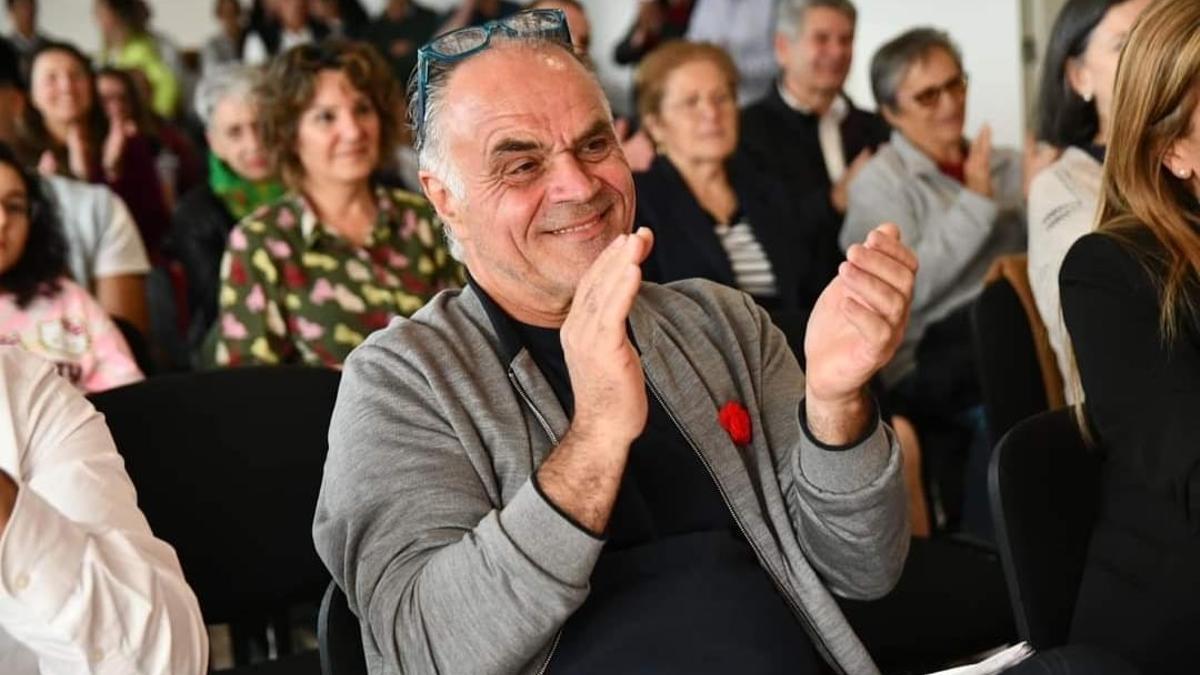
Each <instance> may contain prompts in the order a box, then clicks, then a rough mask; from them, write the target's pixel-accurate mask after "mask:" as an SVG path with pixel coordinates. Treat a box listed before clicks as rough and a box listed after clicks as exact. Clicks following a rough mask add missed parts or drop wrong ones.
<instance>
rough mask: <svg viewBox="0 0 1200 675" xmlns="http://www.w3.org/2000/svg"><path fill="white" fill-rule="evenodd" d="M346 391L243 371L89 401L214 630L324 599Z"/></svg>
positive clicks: (285, 373)
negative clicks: (326, 515) (325, 494)
mask: <svg viewBox="0 0 1200 675" xmlns="http://www.w3.org/2000/svg"><path fill="white" fill-rule="evenodd" d="M338 381H339V374H338V373H337V372H335V371H330V370H324V369H316V368H300V367H280V368H239V369H231V370H223V371H213V372H205V373H194V374H185V375H169V376H164V377H160V378H154V379H150V380H146V381H144V382H140V383H138V384H134V385H130V386H127V387H121V388H119V389H114V390H111V391H107V392H104V393H101V394H96V395H94V396H92V397H91V399H92V402H93V403H94V404H95V406H96V408H97V409H99V410H100V412H102V413H104V415H105V418H106V420H107V422H108V426H109V429H110V430H111V431H112V435H113V438H114V440H115V441H116V444H117V448H118V449H119V451H120V453H121V456H122V457H123V458H124V459H125V468H126V470H127V471H128V472H129V476H130V478H131V479H132V480H133V484H134V486H135V487H136V488H137V493H138V506H140V507H141V509H142V511H143V512H144V513H145V514H146V519H147V520H148V521H149V523H150V527H151V528H152V529H153V530H154V533H155V534H156V535H157V536H158V537H160V538H162V539H163V540H165V541H166V542H168V543H170V544H171V545H172V546H174V547H175V551H176V552H177V553H178V554H179V562H180V564H181V565H182V567H183V572H184V575H185V576H186V577H187V581H188V583H189V584H190V585H191V587H192V589H193V590H195V592H196V596H197V598H198V600H199V601H200V609H201V611H202V612H203V614H204V618H205V621H206V622H207V623H230V622H236V621H239V620H241V621H245V620H253V619H256V618H270V617H272V615H274V614H275V613H276V612H277V611H278V610H280V609H281V608H282V607H286V606H287V605H290V604H295V603H302V602H312V603H313V604H314V605H315V603H316V602H317V600H318V598H320V597H321V592H322V590H323V589H324V588H325V584H326V582H327V581H328V579H329V573H328V572H327V571H326V569H325V567H324V565H323V564H322V563H321V561H320V559H319V558H318V557H317V554H316V551H315V550H314V548H313V543H312V520H313V513H314V511H315V509H316V502H317V493H318V491H319V489H320V485H321V475H322V471H323V469H324V463H325V454H326V450H327V443H328V441H327V434H328V429H329V418H330V415H331V414H332V411H333V403H334V399H335V397H336V394H337V387H338Z"/></svg>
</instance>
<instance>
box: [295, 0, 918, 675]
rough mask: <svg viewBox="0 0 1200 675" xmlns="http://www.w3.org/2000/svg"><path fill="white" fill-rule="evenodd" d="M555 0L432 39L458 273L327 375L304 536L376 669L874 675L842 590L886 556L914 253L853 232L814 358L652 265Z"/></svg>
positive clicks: (755, 319)
mask: <svg viewBox="0 0 1200 675" xmlns="http://www.w3.org/2000/svg"><path fill="white" fill-rule="evenodd" d="M540 11H546V10H534V12H540ZM554 14H556V15H557V16H558V19H557V23H554V22H553V21H551V20H549V19H547V18H545V15H538V14H534V13H530V14H522V15H518V17H522V16H527V17H529V18H527V19H524V20H522V22H521V23H520V25H518V27H516V28H514V29H513V30H514V33H515V35H511V36H508V37H501V35H503V33H493V34H492V38H491V41H490V45H491V47H490V49H489V48H488V44H489V42H488V41H485V42H483V43H482V44H480V43H478V42H471V43H465V44H464V42H462V41H457V40H456V36H454V35H450V36H446V37H443V38H441V39H440V40H443V41H448V43H446V42H440V41H435V42H434V43H433V44H434V45H440V47H439V49H442V50H453V48H454V46H455V45H457V46H458V47H459V49H460V50H465V52H464V53H460V54H459V55H458V56H457V57H453V58H452V60H450V61H441V62H439V63H438V67H437V68H436V69H431V71H430V72H431V73H432V74H433V76H432V77H431V79H430V81H429V84H428V87H416V88H415V91H414V93H413V96H414V97H416V99H417V100H415V101H414V102H413V103H412V105H411V106H410V110H413V111H414V121H415V122H416V124H417V126H418V130H417V134H418V148H419V151H420V152H421V160H422V168H423V172H422V181H423V183H424V187H425V190H426V192H427V194H428V195H429V196H430V199H431V201H432V202H433V203H434V204H435V205H436V207H437V209H438V213H439V214H440V215H441V216H442V218H443V220H444V222H445V223H446V227H447V233H448V235H449V234H452V235H453V238H454V239H455V240H456V241H457V245H456V247H455V250H456V251H458V252H459V253H460V254H461V255H462V256H463V259H464V260H465V261H466V265H467V267H468V269H469V270H470V273H471V279H472V280H471V282H470V285H469V286H468V287H467V289H465V290H463V291H461V292H452V293H444V294H442V295H440V296H438V298H437V299H435V300H434V301H433V302H432V303H431V304H430V305H428V306H426V308H425V309H423V310H422V311H420V312H418V313H417V314H416V315H415V316H414V317H413V318H412V319H411V320H407V321H398V322H395V323H393V324H392V325H391V326H389V327H388V328H387V329H386V330H384V331H381V332H379V333H376V334H375V335H373V336H372V337H371V338H370V339H368V341H367V342H366V343H365V344H364V345H363V346H362V347H361V348H360V349H358V350H356V351H355V352H354V354H353V355H351V357H350V360H349V361H348V362H347V364H346V372H345V374H344V375H343V377H342V385H341V389H340V391H339V395H338V402H337V406H336V409H335V412H334V417H333V420H332V422H331V429H330V452H329V457H328V462H327V464H326V471H325V476H324V483H323V485H322V490H321V496H320V500H319V502H318V507H317V513H316V518H315V521H314V527H313V531H314V540H315V543H316V546H317V550H318V552H319V553H320V555H321V556H322V558H323V560H324V561H325V563H326V565H328V567H329V569H330V571H331V572H332V574H333V576H334V578H335V579H336V581H337V583H338V584H339V585H340V586H341V587H342V588H344V589H345V590H346V593H347V596H348V598H349V604H350V607H351V608H352V610H353V611H354V612H355V613H356V614H357V615H358V616H359V617H361V619H362V621H363V625H364V630H363V637H364V640H363V642H364V647H365V649H366V654H367V660H368V665H369V667H370V669H371V670H373V671H374V672H393V673H394V672H430V671H433V670H443V671H447V672H456V673H459V672H461V673H476V672H506V673H534V672H542V671H544V670H545V669H546V668H547V667H549V668H550V669H551V670H552V671H554V672H559V671H561V672H603V673H625V672H687V673H712V672H758V673H766V672H780V673H782V672H788V673H817V672H824V670H825V669H826V668H835V669H837V670H839V671H841V672H850V673H877V672H878V671H877V670H876V668H875V666H874V664H873V663H872V661H871V658H870V656H869V655H868V654H867V652H866V650H865V649H864V648H863V647H862V644H861V643H860V642H859V640H858V639H857V637H856V636H855V635H854V632H853V631H852V630H851V628H850V626H849V625H848V624H847V623H846V621H845V619H844V618H843V616H842V614H841V612H840V611H839V610H838V608H837V605H836V604H835V602H834V600H833V598H832V596H831V592H836V593H839V594H842V595H847V596H855V597H874V596H878V595H881V594H883V593H885V592H887V590H888V589H889V588H890V587H891V586H892V584H893V583H895V579H896V577H897V576H898V574H899V572H900V568H901V566H902V564H903V561H904V557H905V551H906V548H907V542H908V536H907V535H908V533H907V528H906V524H905V523H906V521H905V505H904V489H903V485H902V482H901V478H900V459H899V454H898V450H897V449H896V445H895V443H894V441H893V440H892V436H891V433H890V431H889V430H887V428H886V427H885V426H884V425H883V424H882V423H881V422H880V421H879V419H878V416H877V413H876V412H875V410H874V407H873V404H872V403H871V402H870V400H869V397H868V396H867V394H866V393H865V388H864V385H865V383H866V381H867V379H868V378H869V377H870V375H871V373H872V372H873V371H874V370H875V369H876V368H878V367H879V366H881V365H882V363H883V362H884V361H886V360H887V358H888V356H889V355H890V353H891V351H892V350H893V349H894V347H895V345H896V344H897V343H898V341H899V335H900V333H901V325H902V324H903V321H904V315H905V313H906V307H907V301H908V293H909V292H910V290H911V287H912V279H913V269H914V268H915V267H916V261H915V258H914V257H913V256H912V254H911V252H910V251H908V250H907V249H906V248H905V247H904V246H903V245H902V244H901V243H900V242H899V238H898V233H897V231H896V230H895V229H894V228H892V227H890V226H884V227H881V228H880V229H879V230H877V231H875V232H873V233H872V234H871V236H870V238H869V240H868V242H867V244H866V246H865V247H856V248H855V250H854V255H853V256H852V259H854V260H858V261H860V262H861V263H862V266H861V267H857V266H856V267H855V268H854V269H855V270H856V271H855V272H854V273H853V274H851V273H849V272H848V273H847V274H846V275H844V276H842V277H839V278H838V280H837V281H835V282H833V284H832V285H831V286H830V287H829V289H828V290H827V291H826V292H825V294H824V296H823V297H822V300H821V302H820V303H819V305H818V308H817V310H816V311H815V312H814V314H813V319H812V323H811V324H810V329H809V332H808V335H809V340H808V355H809V364H810V366H811V367H810V369H809V372H808V378H807V380H806V378H805V375H804V373H803V372H802V371H801V370H800V368H799V366H798V364H797V363H796V360H795V359H794V358H793V357H792V354H791V352H790V351H789V350H788V348H787V346H786V343H785V341H784V338H783V336H782V335H781V334H780V333H779V332H778V331H777V330H775V329H774V328H773V327H772V326H771V323H770V320H769V319H768V318H767V316H766V314H765V313H764V312H763V311H762V310H761V309H759V308H757V307H755V306H754V305H753V303H749V302H746V300H745V297H746V296H745V295H743V294H741V293H737V292H734V291H731V290H729V289H726V288H724V287H722V286H719V285H717V284H713V283H711V282H707V281H703V280H691V281H685V282H678V283H675V284H672V285H669V286H658V285H655V284H643V283H641V278H640V274H639V264H640V262H641V261H642V260H643V259H644V258H645V257H646V255H647V254H648V253H649V252H650V250H651V246H652V244H653V236H652V234H651V232H650V230H648V229H645V228H643V229H641V230H639V231H638V233H636V234H629V233H630V231H631V230H632V228H633V225H634V202H635V197H634V186H633V180H632V176H631V174H630V172H629V169H628V167H627V166H626V164H625V162H624V159H623V158H622V156H621V153H620V150H619V147H618V141H617V138H616V135H615V133H614V130H613V123H612V116H611V114H610V112H609V110H608V106H607V103H606V101H605V97H604V93H603V92H602V91H601V89H600V87H599V86H598V85H597V83H596V80H595V78H594V76H593V75H592V74H591V73H590V72H589V71H588V69H587V68H586V66H584V65H582V64H581V63H579V62H578V61H577V58H576V57H575V56H574V55H573V53H572V48H571V46H570V44H569V42H568V40H569V38H568V36H567V35H566V33H565V31H562V30H561V27H562V25H563V23H565V21H564V19H563V18H562V15H561V13H554ZM555 25H557V26H558V29H557V30H556V29H555V28H553V26H555ZM510 28H512V25H511V24H510ZM522 35H524V36H525V37H521V36H522ZM472 52H474V54H473V55H471V54H472ZM430 54H431V52H422V58H423V59H425V58H431V56H430ZM442 54H443V55H444V54H445V51H443V52H442ZM433 58H439V59H440V58H444V57H443V56H434V57H433ZM418 67H420V66H418ZM421 111H425V113H427V114H426V115H423V114H422V112H421ZM860 254H861V255H860ZM851 295H854V296H856V297H858V298H861V299H862V302H864V303H866V304H858V303H857V302H856V301H854V300H851V299H850V298H851ZM884 306H887V307H889V308H890V309H889V311H887V312H884V311H881V310H880V308H881V307H884ZM856 325H858V326H864V327H865V326H867V325H870V326H871V327H872V329H871V330H870V331H863V332H861V333H860V332H858V331H857V330H856V329H855V328H854V327H853V326H856ZM867 335H870V336H871V337H867ZM635 345H636V347H635ZM806 391H807V395H806V393H805V392H806ZM835 401H836V402H837V403H835ZM722 411H723V412H722ZM719 418H720V419H722V420H724V423H725V427H726V428H722V426H721V422H719ZM727 429H728V431H727ZM833 448H838V449H839V450H838V451H834V450H833ZM464 626H470V627H471V628H470V630H463V627H464Z"/></svg>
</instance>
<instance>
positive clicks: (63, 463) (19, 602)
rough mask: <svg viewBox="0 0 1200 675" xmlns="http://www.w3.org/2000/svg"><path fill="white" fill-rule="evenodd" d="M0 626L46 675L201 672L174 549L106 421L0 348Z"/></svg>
mask: <svg viewBox="0 0 1200 675" xmlns="http://www.w3.org/2000/svg"><path fill="white" fill-rule="evenodd" d="M0 468H2V469H3V470H4V471H6V472H7V473H8V474H9V475H10V476H11V477H12V478H13V479H14V480H15V481H16V482H17V484H18V489H19V493H18V496H17V500H16V504H15V508H14V509H13V512H12V515H11V517H10V519H9V522H8V525H7V527H6V528H5V529H4V532H3V534H0V628H2V629H3V630H4V631H6V632H7V633H8V635H9V636H11V637H12V638H14V639H16V640H17V641H19V642H21V643H22V644H23V645H24V646H25V647H27V648H28V649H30V650H31V651H33V652H34V653H35V654H36V655H37V658H38V662H39V667H40V670H41V672H42V673H43V674H48V673H50V674H56V673H97V674H108V673H111V674H113V675H116V674H117V673H121V674H125V673H172V674H174V673H183V674H188V673H203V672H205V670H206V669H207V661H208V639H207V634H206V632H205V628H204V622H203V619H202V618H201V616H200V608H199V606H198V604H197V602H196V597H195V595H194V594H193V593H192V591H191V589H190V588H189V587H188V586H187V583H186V582H185V581H184V578H183V572H182V570H181V569H180V567H179V561H178V559H177V557H176V555H175V552H174V550H173V549H172V548H171V547H170V546H169V545H167V544H166V543H165V542H163V541H161V540H159V539H157V538H155V537H154V535H153V534H152V533H151V532H150V528H149V526H148V525H147V523H146V519H145V517H144V516H143V515H142V513H141V511H139V510H138V508H137V497H136V495H135V493H134V488H133V485H132V483H131V482H130V480H129V476H128V475H127V474H126V473H125V469H124V463H123V461H122V459H121V457H120V455H118V454H117V451H116V448H115V446H114V445H113V441H112V437H111V436H110V435H109V432H108V429H107V427H105V425H104V419H103V417H102V416H101V415H100V414H99V413H97V412H96V410H95V409H94V408H93V407H92V406H91V404H90V403H88V402H87V400H86V399H84V398H83V397H82V396H81V395H80V394H79V393H78V392H76V391H75V390H74V388H73V387H71V385H70V384H69V383H68V382H67V381H66V380H64V379H62V378H60V377H59V376H58V375H56V374H55V372H54V370H53V368H52V367H51V366H50V365H49V364H46V363H44V362H42V361H41V360H40V359H37V358H36V357H32V356H29V355H27V354H25V353H24V352H21V351H20V350H19V349H17V348H7V347H6V348H0Z"/></svg>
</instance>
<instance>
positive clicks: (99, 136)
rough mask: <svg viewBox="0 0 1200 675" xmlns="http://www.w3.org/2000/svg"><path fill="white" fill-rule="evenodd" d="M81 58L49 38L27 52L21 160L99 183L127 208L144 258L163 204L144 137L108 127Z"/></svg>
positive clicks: (156, 234)
mask: <svg viewBox="0 0 1200 675" xmlns="http://www.w3.org/2000/svg"><path fill="white" fill-rule="evenodd" d="M98 98H99V96H98V94H97V93H96V83H95V78H94V77H93V75H92V71H91V66H90V65H89V63H88V61H87V58H86V57H85V56H84V55H83V54H81V53H80V52H79V50H77V49H75V48H74V47H72V46H70V45H67V44H62V43H50V44H47V45H45V46H43V47H42V49H40V50H38V52H37V53H35V54H34V57H33V63H32V69H31V73H30V100H31V102H32V105H29V106H26V108H25V117H24V119H23V120H22V123H21V125H20V130H21V132H22V133H21V136H22V138H21V147H22V155H23V157H22V159H23V161H24V163H25V164H26V165H27V166H33V165H37V167H38V169H39V171H41V172H42V173H43V174H59V175H64V176H69V177H73V178H76V179H78V180H82V181H87V182H93V183H106V184H107V185H109V186H110V187H112V189H113V191H114V192H116V193H117V195H119V196H120V197H121V199H122V200H124V202H125V203H126V204H127V205H128V206H129V210H130V212H131V213H132V214H133V217H134V221H135V222H136V224H137V226H138V231H139V232H140V233H141V235H142V241H143V242H144V243H145V245H146V249H147V250H148V251H149V253H150V255H151V257H154V256H155V255H156V254H157V252H158V248H159V243H160V239H161V237H162V233H163V231H164V230H165V228H166V223H167V210H166V204H165V202H164V201H163V191H162V187H161V184H160V183H159V180H158V172H157V169H156V167H155V164H154V153H153V150H152V148H151V146H150V142H149V141H148V140H147V139H145V138H144V137H142V136H140V135H139V134H137V133H136V130H135V129H133V128H132V127H131V126H129V125H126V126H124V127H117V126H109V125H108V123H107V121H106V120H105V116H104V112H103V110H102V109H101V106H100V105H99V103H98V100H97V99H98Z"/></svg>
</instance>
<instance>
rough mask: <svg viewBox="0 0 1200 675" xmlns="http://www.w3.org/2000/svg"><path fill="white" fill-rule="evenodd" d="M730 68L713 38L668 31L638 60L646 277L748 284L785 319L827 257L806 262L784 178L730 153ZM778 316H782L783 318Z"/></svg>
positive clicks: (791, 318)
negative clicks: (647, 147)
mask: <svg viewBox="0 0 1200 675" xmlns="http://www.w3.org/2000/svg"><path fill="white" fill-rule="evenodd" d="M737 81H738V74H737V68H736V67H735V66H734V65H733V61H732V60H730V58H729V55H728V54H726V53H725V51H724V50H722V49H721V48H720V47H717V46H715V45H711V44H706V43H694V42H683V41H675V42H669V43H666V44H664V45H663V46H661V47H659V48H658V49H656V50H654V52H652V53H651V54H650V55H649V56H647V57H646V58H645V59H643V60H642V63H641V65H639V66H638V71H637V77H636V88H637V91H638V114H639V115H640V116H641V119H642V124H643V125H644V126H645V128H646V129H647V130H648V131H649V133H650V136H651V138H652V139H653V140H654V143H655V145H657V146H658V157H657V158H656V159H655V160H654V162H653V164H651V166H650V169H649V171H647V172H645V173H641V174H635V175H634V183H635V185H636V186H637V194H638V201H637V217H636V222H637V223H638V225H643V226H646V227H649V228H650V229H651V230H654V235H655V244H654V249H653V250H652V251H651V252H650V255H649V257H647V258H646V262H645V265H644V267H643V268H644V270H645V275H646V278H647V279H648V280H650V281H656V282H660V283H665V282H668V281H678V280H680V279H688V278H691V277H699V278H702V279H710V280H712V281H716V282H717V283H720V284H724V285H726V286H731V287H733V288H738V289H740V290H742V291H745V292H746V293H749V294H750V295H751V296H753V297H754V299H755V300H756V301H757V302H758V303H759V304H760V305H762V306H763V307H765V308H767V309H768V310H770V311H771V312H772V314H773V315H775V318H776V321H777V322H779V323H780V325H781V326H783V327H785V329H786V328H792V329H794V333H793V332H792V331H789V338H791V339H792V343H793V346H794V347H795V348H796V351H797V353H800V345H802V344H803V340H802V339H800V336H801V335H802V333H803V327H804V324H805V323H806V321H807V319H808V311H809V310H810V309H811V308H812V305H813V303H815V302H816V300H817V296H818V295H820V293H821V291H822V290H823V289H824V288H825V284H827V283H828V282H829V281H831V280H832V279H833V277H834V276H835V275H836V274H837V269H836V267H835V266H833V267H830V269H828V270H825V269H821V270H818V269H815V268H814V267H813V265H812V263H813V259H812V253H813V250H812V249H813V239H812V235H813V234H814V233H813V232H812V231H811V229H810V228H809V225H810V223H809V222H807V221H806V220H805V219H804V218H803V216H802V214H800V213H799V212H798V211H796V209H795V208H794V203H793V202H792V200H791V198H790V196H789V195H788V191H787V189H786V188H785V186H784V185H783V184H782V183H781V182H779V181H777V180H775V179H774V177H773V176H770V175H765V174H763V173H762V172H760V171H758V170H757V169H755V168H754V167H752V166H750V165H748V164H747V163H746V162H744V161H738V160H737V159H735V157H734V150H735V149H736V148H737V138H738V117H737ZM785 318H786V320H784V319H785Z"/></svg>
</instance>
